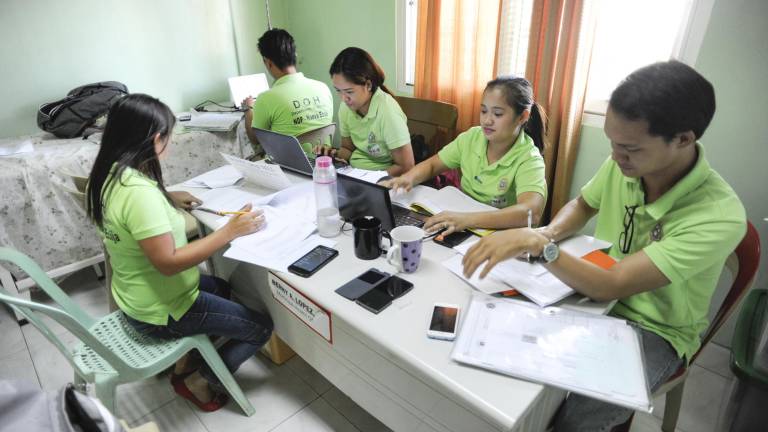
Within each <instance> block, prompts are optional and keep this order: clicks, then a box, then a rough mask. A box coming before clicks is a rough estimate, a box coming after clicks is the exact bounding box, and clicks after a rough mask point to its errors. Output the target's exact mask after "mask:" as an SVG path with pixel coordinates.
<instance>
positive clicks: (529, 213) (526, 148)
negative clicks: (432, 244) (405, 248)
mask: <svg viewBox="0 0 768 432" xmlns="http://www.w3.org/2000/svg"><path fill="white" fill-rule="evenodd" d="M543 149H544V116H543V112H542V111H541V108H539V106H538V105H537V104H536V103H535V102H534V101H533V96H532V89H531V84H530V83H529V82H528V81H527V80H526V79H525V78H517V77H499V78H496V79H495V80H493V81H490V82H489V83H488V85H487V86H486V87H485V91H484V92H483V100H482V103H481V105H480V126H475V127H473V128H470V129H469V130H467V131H465V132H463V133H461V134H460V135H459V136H458V137H456V139H455V140H454V141H453V142H451V143H450V144H448V145H446V146H445V147H444V148H443V149H442V150H440V152H439V153H438V154H436V155H434V156H432V157H431V158H429V159H427V160H425V161H424V162H421V163H420V164H418V165H416V166H415V167H414V168H413V169H411V170H410V171H408V172H406V173H405V174H403V175H401V176H400V177H396V178H393V179H391V180H387V181H383V182H382V184H383V185H384V186H387V187H389V188H391V189H394V190H396V191H397V190H400V189H402V190H405V191H409V190H411V188H412V187H413V185H416V184H419V183H422V182H424V181H426V180H428V179H431V178H433V177H435V176H436V175H438V174H440V173H442V172H445V171H447V170H449V169H453V168H460V169H461V173H462V178H461V188H462V190H463V191H464V193H466V194H467V195H469V196H471V197H472V198H474V199H475V200H477V201H479V202H482V203H484V204H489V205H491V206H493V207H496V208H499V209H502V210H501V211H489V212H474V213H469V212H442V213H439V214H437V215H435V216H432V217H431V218H429V219H427V221H426V223H425V224H424V228H425V229H426V230H428V231H436V230H445V231H444V233H443V235H448V234H451V233H452V232H454V231H462V230H465V229H467V228H490V229H501V228H516V227H523V226H526V225H529V224H531V223H533V224H537V223H538V221H539V219H540V218H541V214H542V212H543V211H544V206H545V204H546V202H547V183H546V179H545V176H544V158H543V157H542V155H541V152H542V151H543Z"/></svg>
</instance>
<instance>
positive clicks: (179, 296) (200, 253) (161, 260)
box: [87, 94, 273, 411]
mask: <svg viewBox="0 0 768 432" xmlns="http://www.w3.org/2000/svg"><path fill="white" fill-rule="evenodd" d="M175 121H176V119H175V118H174V116H173V113H172V112H171V110H170V109H169V108H168V107H167V106H166V105H165V104H164V103H162V102H160V101H159V100H158V99H155V98H153V97H151V96H147V95H143V94H132V95H128V96H126V97H124V98H122V99H120V100H118V101H117V102H115V103H114V104H113V105H112V107H111V108H110V110H109V115H108V120H107V124H106V127H105V129H104V135H103V138H102V141H101V147H100V149H99V154H98V155H97V156H96V161H95V163H94V166H93V170H92V171H91V175H90V178H89V183H88V184H89V188H88V191H87V209H88V215H89V216H90V218H91V219H93V221H94V222H95V223H96V225H97V226H98V228H99V232H100V234H101V236H102V237H103V239H104V245H105V246H106V249H107V252H108V253H109V256H110V260H111V265H112V287H111V289H112V295H113V296H114V298H115V302H116V303H117V305H118V306H119V307H120V309H121V310H122V311H123V313H124V314H125V316H126V320H127V321H128V323H130V325H131V326H132V327H134V328H135V329H136V330H137V331H138V332H140V333H143V334H147V335H151V336H153V337H158V338H163V339H172V338H178V337H181V336H188V335H194V334H207V335H212V336H213V335H215V336H223V337H226V338H228V339H229V340H228V341H227V342H226V343H225V344H224V345H222V346H221V348H219V353H220V355H221V358H222V360H223V361H224V363H225V364H226V365H227V367H228V368H229V370H230V371H232V372H234V371H235V370H237V368H238V367H239V366H240V364H242V363H243V362H244V361H246V360H247V359H249V358H250V357H251V356H253V355H254V354H255V353H256V352H257V351H258V350H259V348H261V346H262V345H264V344H265V343H266V342H267V341H268V340H269V337H270V335H271V333H272V327H273V326H272V320H271V319H270V318H269V317H268V316H265V315H262V314H260V313H258V312H255V311H252V310H249V309H247V308H245V307H244V306H242V305H240V304H238V303H235V302H233V301H230V300H229V291H230V286H229V284H228V283H227V282H226V281H224V280H222V279H219V278H216V277H212V276H206V275H201V274H200V272H199V271H198V269H197V264H199V263H201V262H203V261H204V260H206V259H207V258H208V257H209V256H211V254H213V253H214V252H215V251H216V250H218V249H219V248H221V247H222V246H225V245H226V244H228V243H229V242H230V241H232V240H233V239H235V238H237V237H240V236H242V235H246V234H250V233H252V232H255V231H257V230H259V229H260V228H261V227H262V226H263V225H264V223H265V221H264V216H263V215H262V213H261V212H260V211H251V208H250V205H248V206H246V207H244V208H243V209H242V210H243V211H246V212H247V213H245V214H242V215H238V216H235V217H233V218H232V219H231V220H230V221H229V222H228V223H227V224H226V225H225V226H224V227H223V228H222V229H219V230H217V231H215V232H214V233H212V234H211V235H208V236H206V237H205V238H202V239H200V240H196V241H194V242H192V243H189V244H187V237H186V235H185V229H184V217H183V216H182V215H181V213H180V212H179V210H178V208H179V207H189V206H191V205H192V204H193V203H195V202H197V203H199V200H198V199H196V198H195V197H193V196H192V195H190V194H189V193H185V192H168V191H166V190H165V187H164V186H163V174H162V171H161V169H160V159H162V158H165V157H167V156H168V144H169V142H170V140H171V135H172V130H173V126H174V123H175ZM201 363H202V362H201V361H200V359H199V357H198V358H197V359H195V358H191V357H190V356H187V357H185V358H183V359H182V360H180V361H179V362H178V363H177V364H176V368H175V372H174V374H172V375H171V383H172V384H173V388H174V390H175V391H176V393H178V394H179V395H181V396H182V397H184V398H186V399H188V400H190V401H191V402H193V403H194V404H195V405H197V406H198V407H200V408H201V409H202V410H204V411H215V410H217V409H219V408H220V407H221V406H223V405H224V404H225V403H226V394H225V393H224V391H223V388H222V386H221V383H220V382H219V381H218V379H217V378H216V375H215V374H214V373H213V372H212V371H211V370H210V368H209V367H208V365H207V364H205V363H202V364H201Z"/></svg>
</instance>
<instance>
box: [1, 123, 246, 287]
mask: <svg viewBox="0 0 768 432" xmlns="http://www.w3.org/2000/svg"><path fill="white" fill-rule="evenodd" d="M27 139H28V140H31V141H32V143H33V145H34V148H35V151H34V152H32V153H23V154H17V155H11V156H5V157H0V221H2V224H1V225H2V226H0V245H2V246H8V247H12V248H14V249H17V250H19V251H21V252H23V253H25V254H27V255H29V256H31V257H32V258H33V259H34V260H35V261H36V262H37V263H38V264H39V265H40V267H42V268H43V269H44V270H46V271H49V270H52V269H55V268H59V267H62V266H65V265H68V264H72V263H76V262H78V261H81V260H84V259H86V258H90V257H93V256H96V255H98V254H100V253H101V243H100V239H99V237H98V234H97V233H96V229H95V227H94V226H93V224H92V223H91V222H90V221H89V220H88V219H87V218H86V216H85V211H84V210H83V208H82V206H81V205H80V203H78V202H77V200H76V199H75V198H74V197H73V196H72V195H71V194H70V193H69V191H71V190H74V189H75V186H74V184H73V183H72V180H71V178H70V177H69V175H70V174H73V175H78V176H84V177H87V176H88V173H89V172H90V170H91V166H92V165H93V161H94V159H95V158H96V154H97V153H98V151H99V145H98V143H99V141H100V136H91V137H89V139H87V140H84V139H82V138H73V139H57V138H55V137H54V136H52V135H50V134H42V133H41V134H37V135H32V136H24V137H18V138H12V139H4V140H0V145H3V144H7V143H10V142H18V141H19V140H21V141H23V140H27ZM169 150H170V153H169V155H168V157H167V158H166V159H165V160H164V161H163V162H162V167H163V177H164V179H163V180H164V181H165V183H166V184H167V185H172V184H177V183H181V182H183V181H185V180H187V179H189V178H191V177H194V176H197V175H200V174H202V173H204V172H206V171H209V170H211V169H214V168H218V167H220V166H222V165H224V163H225V162H224V159H223V158H222V157H221V156H220V155H219V152H222V153H227V154H231V155H234V156H237V157H241V158H246V157H249V156H251V155H252V154H253V149H252V147H251V145H250V143H249V142H248V137H247V136H246V135H245V129H244V126H243V122H242V121H241V122H240V124H239V125H238V128H237V129H236V130H233V131H230V132H202V131H194V132H189V131H184V130H183V128H177V130H176V131H174V135H173V139H172V140H171V144H170V147H169ZM2 265H3V266H4V267H6V268H7V269H8V270H9V271H10V272H11V274H13V276H14V277H16V279H17V280H18V279H23V278H25V277H26V275H25V274H24V272H22V271H21V269H19V268H16V267H13V266H9V265H8V264H7V263H2Z"/></svg>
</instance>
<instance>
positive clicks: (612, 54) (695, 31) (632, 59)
mask: <svg viewBox="0 0 768 432" xmlns="http://www.w3.org/2000/svg"><path fill="white" fill-rule="evenodd" d="M712 3H713V0H643V1H637V0H611V1H602V2H599V3H598V8H597V10H596V14H597V15H596V19H597V22H596V27H595V39H594V45H593V48H592V60H591V62H590V68H589V81H588V83H587V93H586V101H585V109H584V110H585V112H587V113H590V114H598V115H602V114H605V111H606V109H607V107H608V99H609V98H610V96H611V92H612V91H613V89H614V88H616V86H617V85H618V84H619V82H620V81H621V80H622V79H624V78H625V77H626V76H627V75H629V74H630V73H632V71H634V70H635V69H638V68H640V67H643V66H646V65H649V64H651V63H655V62H658V61H666V60H669V59H677V60H680V61H682V62H684V63H687V64H689V65H693V64H694V63H695V61H696V55H697V54H698V49H699V46H700V45H701V39H702V37H703V33H704V30H705V29H706V25H707V22H708V21H709V13H710V11H711V9H712Z"/></svg>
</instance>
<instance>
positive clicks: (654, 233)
mask: <svg viewBox="0 0 768 432" xmlns="http://www.w3.org/2000/svg"><path fill="white" fill-rule="evenodd" d="M663 236H664V231H663V230H662V228H661V222H657V223H656V225H655V226H654V227H653V229H652V230H651V241H659V240H661V238H662V237H663Z"/></svg>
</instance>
